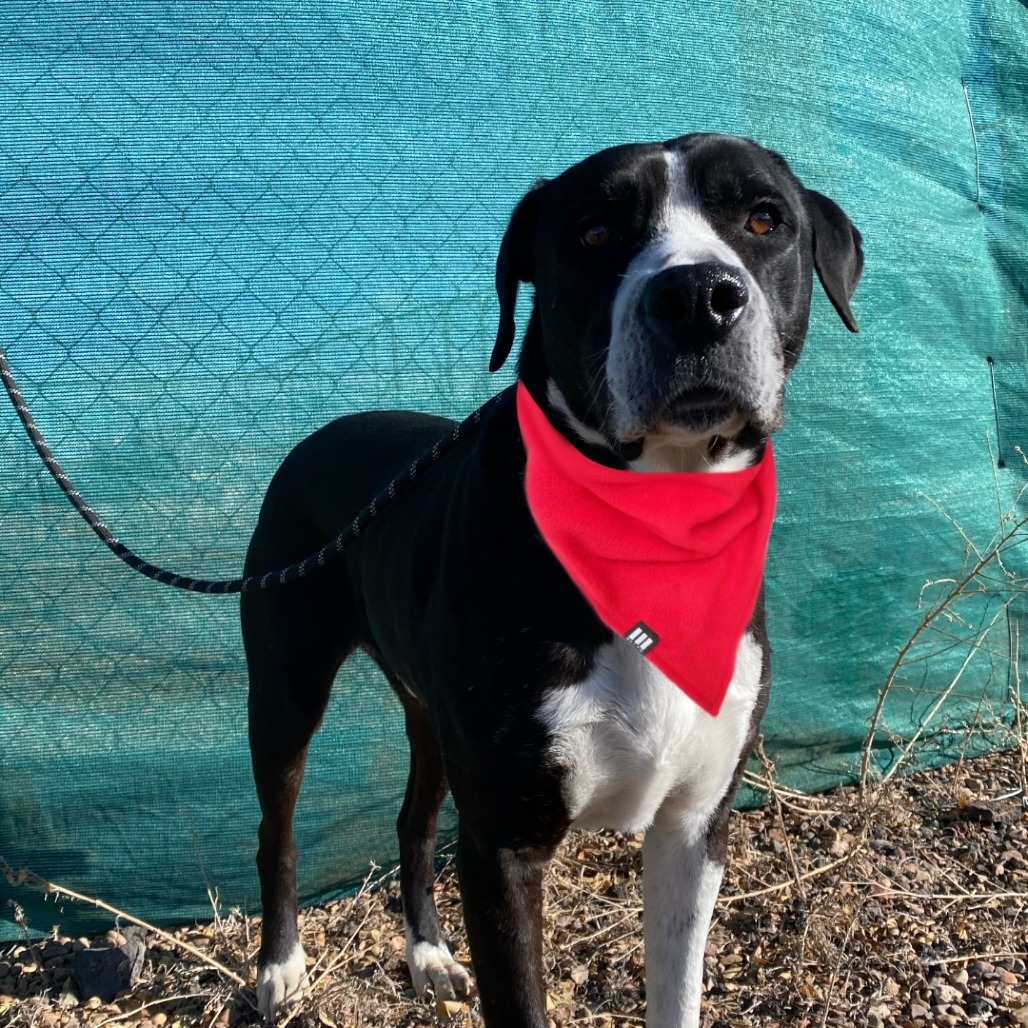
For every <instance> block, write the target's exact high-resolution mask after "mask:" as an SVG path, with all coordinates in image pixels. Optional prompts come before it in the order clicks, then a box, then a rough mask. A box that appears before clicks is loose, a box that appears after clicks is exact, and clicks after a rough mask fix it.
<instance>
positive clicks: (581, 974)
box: [568, 964, 589, 985]
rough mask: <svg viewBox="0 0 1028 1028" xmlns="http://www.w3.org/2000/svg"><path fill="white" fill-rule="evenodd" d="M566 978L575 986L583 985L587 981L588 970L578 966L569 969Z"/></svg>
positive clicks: (580, 965)
mask: <svg viewBox="0 0 1028 1028" xmlns="http://www.w3.org/2000/svg"><path fill="white" fill-rule="evenodd" d="M568 977H569V978H570V979H571V980H572V981H573V982H574V983H575V985H585V983H586V982H587V981H588V980H589V968H587V967H585V966H584V965H582V964H579V965H578V966H577V967H573V968H572V969H571V972H570V974H569V975H568Z"/></svg>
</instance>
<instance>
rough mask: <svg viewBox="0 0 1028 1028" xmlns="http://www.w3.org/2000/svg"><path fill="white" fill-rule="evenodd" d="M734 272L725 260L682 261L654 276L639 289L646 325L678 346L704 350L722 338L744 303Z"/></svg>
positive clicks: (745, 294)
mask: <svg viewBox="0 0 1028 1028" xmlns="http://www.w3.org/2000/svg"><path fill="white" fill-rule="evenodd" d="M749 298H750V297H749V290H748V289H747V288H746V283H745V282H744V281H743V279H742V277H741V276H740V275H739V273H738V272H737V271H735V270H734V269H732V268H730V267H728V266H727V265H725V264H719V263H717V262H716V261H710V262H707V263H705V264H681V265H678V266H677V267H674V268H667V269H666V270H664V271H661V272H659V273H658V274H656V275H654V276H653V278H651V279H650V281H649V282H648V283H647V284H646V288H645V289H644V290H643V294H642V315H643V320H644V321H645V323H646V325H647V326H648V327H649V328H650V329H651V330H652V331H653V332H654V333H655V334H656V335H657V336H658V337H659V338H660V339H662V340H664V341H665V342H667V343H669V344H670V345H671V346H674V347H676V348H677V349H685V350H703V349H705V348H706V347H708V346H710V345H712V344H713V343H716V342H717V341H718V340H719V339H721V338H723V337H724V336H725V335H726V334H727V333H728V330H729V329H730V328H731V327H732V326H733V325H734V324H735V323H736V322H737V321H738V320H739V318H740V317H741V316H742V312H743V310H744V309H745V307H746V304H747V303H748V302H749Z"/></svg>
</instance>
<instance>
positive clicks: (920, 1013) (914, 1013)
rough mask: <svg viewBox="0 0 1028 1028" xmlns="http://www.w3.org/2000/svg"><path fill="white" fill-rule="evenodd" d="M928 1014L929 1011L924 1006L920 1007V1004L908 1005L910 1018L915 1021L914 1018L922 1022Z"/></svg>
mask: <svg viewBox="0 0 1028 1028" xmlns="http://www.w3.org/2000/svg"><path fill="white" fill-rule="evenodd" d="M929 1013H930V1011H929V1009H928V1008H927V1007H925V1006H922V1005H921V1004H920V1003H911V1004H910V1016H911V1017H912V1018H915V1019H916V1018H918V1017H920V1018H921V1019H922V1020H923V1019H924V1018H926V1017H927V1016H928V1014H929Z"/></svg>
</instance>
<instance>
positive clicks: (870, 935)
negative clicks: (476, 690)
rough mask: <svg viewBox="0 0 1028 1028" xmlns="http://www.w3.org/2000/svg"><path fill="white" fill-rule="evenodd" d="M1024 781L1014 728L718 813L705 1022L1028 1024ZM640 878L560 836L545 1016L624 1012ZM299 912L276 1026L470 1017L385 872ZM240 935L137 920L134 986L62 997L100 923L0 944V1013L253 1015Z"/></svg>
mask: <svg viewBox="0 0 1028 1028" xmlns="http://www.w3.org/2000/svg"><path fill="white" fill-rule="evenodd" d="M768 781H770V780H765V785H767V782H768ZM1024 784H1025V753H1024V748H1023V747H1021V748H1020V749H1014V750H1010V751H1007V752H1005V753H998V754H992V755H989V756H986V757H981V758H977V759H975V760H970V761H967V762H964V763H962V764H958V765H954V766H950V767H947V768H943V769H941V770H937V771H930V772H922V773H919V774H917V775H914V776H913V777H910V778H906V779H903V780H894V781H893V782H891V783H890V784H889V785H887V786H884V787H879V788H878V789H876V790H873V791H872V790H868V791H865V792H863V793H862V792H860V791H859V790H858V789H856V788H843V789H838V790H836V791H834V792H832V793H827V794H825V795H822V796H818V797H808V796H800V795H797V794H793V793H788V792H785V791H783V790H781V789H778V788H773V789H771V791H770V793H769V797H768V802H767V804H766V805H765V806H764V807H763V808H762V809H760V810H754V811H749V812H746V813H737V814H736V815H735V816H734V819H733V825H732V841H731V854H730V864H729V870H728V873H727V875H726V880H725V885H724V887H723V890H722V897H721V900H720V903H719V905H718V908H717V912H716V915H715V921H714V924H713V927H712V930H711V934H710V938H709V941H708V944H707V952H706V974H705V979H706V980H705V988H706V998H705V1000H704V1022H703V1023H704V1025H705V1026H707V1028H727V1026H732V1028H736V1026H747V1028H764V1026H772V1025H773V1026H779V1025H790V1026H796V1028H807V1026H827V1025H868V1026H871V1028H883V1026H902V1028H922V1026H927V1025H947V1026H956V1025H987V1026H1006V1025H1025V1026H1028V975H1026V961H1028V952H1026V951H1028V939H1026V928H1028V815H1026V812H1025V811H1026V808H1025V805H1024V802H1023V801H1024V800H1025V791H1024ZM640 886H641V838H639V837H625V836H620V835H616V834H609V833H601V834H589V835H576V836H572V837H571V838H570V839H569V840H568V842H567V843H566V845H565V847H564V849H563V851H562V853H561V854H560V857H559V859H558V860H556V861H555V862H554V864H553V866H552V868H551V870H550V873H549V875H548V879H547V914H546V972H547V989H548V994H549V999H550V1018H551V1023H552V1025H553V1028H567V1026H577V1025H581V1026H586V1025H589V1026H614V1025H632V1024H640V1025H641V1024H642V1023H643V1017H644V1009H645V989H644V985H643V975H642V966H643V954H642V935H641V912H642V900H641V889H640ZM437 888H438V899H439V906H440V911H441V913H442V916H443V918H444V920H445V922H446V924H447V927H448V929H449V931H450V937H451V940H452V943H453V948H454V949H455V952H456V955H457V956H458V959H461V960H463V961H466V962H467V961H469V958H468V955H467V948H466V942H465V941H464V936H463V930H462V927H461V922H460V898H459V896H458V893H457V888H456V881H455V877H454V874H453V870H452V867H451V866H449V865H447V866H446V867H444V868H443V869H442V871H441V872H440V875H439V881H438V887H437ZM302 921H303V925H302V936H303V940H304V943H305V946H306V948H307V952H308V954H309V955H310V957H311V959H312V967H311V978H312V981H313V983H314V984H313V988H312V994H311V995H310V997H309V998H308V999H307V1000H305V1001H304V1002H303V1003H302V1004H301V1005H299V1006H298V1007H297V1008H295V1009H294V1010H293V1012H292V1013H291V1016H290V1018H289V1022H288V1023H291V1024H294V1025H297V1026H301V1025H302V1026H304V1028H308V1026H309V1028H315V1026H319V1025H322V1026H326V1028H344V1026H346V1028H349V1026H362V1028H378V1026H385V1025H401V1026H410V1028H413V1026H429V1025H446V1026H453V1028H464V1026H466V1025H479V1024H481V1018H480V1017H479V1014H478V1011H477V1006H476V1004H475V1001H474V999H472V1000H471V1002H470V1003H468V1004H452V1003H451V1004H449V1005H441V1006H440V1007H436V1006H435V1005H433V1004H431V1003H429V1002H420V1001H418V1000H417V999H416V998H415V996H414V993H413V990H412V988H411V984H410V978H409V976H408V973H407V969H406V965H405V963H404V960H403V939H402V934H401V932H402V929H401V923H400V905H399V898H398V888H397V884H396V882H395V879H394V878H393V877H392V876H390V875H384V876H383V875H380V876H379V877H378V878H377V880H372V878H371V877H369V887H367V888H365V889H363V890H362V891H361V892H360V894H358V895H357V896H354V897H352V898H349V899H346V900H342V901H339V902H336V903H333V904H330V905H328V906H325V907H318V908H312V909H309V910H307V911H305V912H304V914H303V916H302ZM122 927H123V928H124V927H125V924H124V922H123V924H122ZM259 933H260V924H259V920H249V921H248V920H246V919H245V918H243V917H242V916H241V915H240V914H239V913H238V912H225V913H223V914H221V916H219V917H218V918H217V919H216V920H214V921H212V922H211V923H209V924H203V925H197V926H194V927H190V928H187V929H182V930H179V931H177V932H174V933H172V934H173V937H174V940H175V942H174V943H173V942H172V941H170V940H169V939H168V938H162V937H161V936H159V935H154V934H153V933H150V935H149V936H148V937H147V938H146V950H145V956H144V957H143V958H142V959H141V966H140V968H139V974H138V978H137V980H136V982H135V984H134V985H132V986H131V987H130V988H129V989H127V990H124V991H122V992H121V993H119V994H118V996H117V997H116V998H115V999H114V1001H113V1002H110V1003H104V1002H103V1001H102V1000H100V999H99V998H97V997H95V996H94V997H92V998H91V997H89V996H84V995H80V989H79V987H78V986H77V985H76V977H75V975H74V974H73V971H72V965H73V962H74V954H75V953H76V951H82V950H100V949H102V948H103V947H110V946H111V945H112V942H113V943H117V942H119V941H121V937H120V936H117V935H115V934H113V933H112V934H111V935H110V936H105V937H100V938H96V939H63V938H56V939H50V940H46V941H43V942H40V943H36V944H31V945H29V944H19V945H13V946H11V945H8V946H6V947H5V948H3V949H0V1025H2V1026H5V1028H7V1026H9V1028H29V1026H53V1028H58V1026H63V1028H79V1026H89V1028H100V1026H101V1025H128V1026H133V1028H156V1026H161V1025H163V1026H167V1028H174V1026H179V1025H181V1026H187V1025H188V1026H192V1025H203V1026H209V1028H231V1026H235V1025H245V1024H255V1023H258V1021H259V1018H258V1016H257V1014H256V1012H255V1011H254V1009H253V1005H252V1004H253V999H254V996H253V988H252V986H253V981H254V956H255V953H256V942H257V939H258V937H259ZM183 945H188V946H191V947H192V948H193V950H194V952H192V953H190V952H188V951H186V950H184V949H183V948H182V946H183ZM215 964H217V965H219V966H215ZM237 979H238V980H239V981H243V982H245V983H246V984H245V986H240V985H239V984H237Z"/></svg>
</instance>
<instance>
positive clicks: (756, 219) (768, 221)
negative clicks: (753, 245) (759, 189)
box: [746, 210, 778, 236]
mask: <svg viewBox="0 0 1028 1028" xmlns="http://www.w3.org/2000/svg"><path fill="white" fill-rule="evenodd" d="M777 227H778V219H777V218H776V217H775V216H774V215H773V214H772V213H771V212H770V211H765V210H756V211H750V216H749V217H748V218H747V219H746V231H747V232H752V233H753V234H754V235H755V236H766V235H767V234H768V233H769V232H774V230H775V229H776V228H777Z"/></svg>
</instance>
